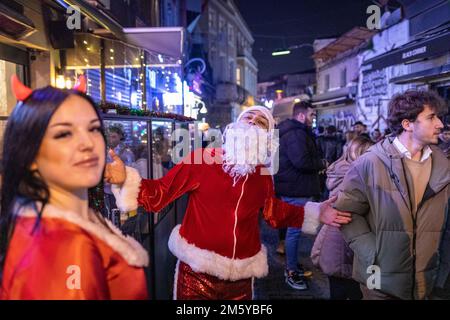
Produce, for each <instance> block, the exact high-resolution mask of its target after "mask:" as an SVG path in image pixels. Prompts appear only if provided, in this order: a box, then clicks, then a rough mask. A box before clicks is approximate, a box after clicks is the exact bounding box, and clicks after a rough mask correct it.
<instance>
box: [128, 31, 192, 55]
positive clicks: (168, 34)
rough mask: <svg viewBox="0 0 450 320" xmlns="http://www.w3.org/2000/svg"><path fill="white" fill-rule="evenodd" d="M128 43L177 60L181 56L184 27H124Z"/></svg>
mask: <svg viewBox="0 0 450 320" xmlns="http://www.w3.org/2000/svg"><path fill="white" fill-rule="evenodd" d="M123 32H124V34H125V38H126V40H127V42H128V43H130V44H133V45H135V46H138V47H141V48H143V49H144V50H148V51H149V52H153V53H155V52H156V53H160V54H162V55H166V56H169V57H171V58H173V59H176V60H179V59H181V58H182V57H183V43H184V29H183V28H182V27H165V28H125V29H123Z"/></svg>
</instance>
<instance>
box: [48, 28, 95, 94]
mask: <svg viewBox="0 0 450 320" xmlns="http://www.w3.org/2000/svg"><path fill="white" fill-rule="evenodd" d="M100 46H101V41H100V39H99V38H97V37H94V36H91V35H89V34H76V35H75V46H74V49H68V50H66V51H65V52H66V60H67V65H66V66H65V69H64V70H57V72H60V74H59V75H57V76H56V85H57V87H60V88H64V87H71V86H73V84H74V83H75V81H76V80H77V77H78V76H79V75H80V74H84V75H86V78H87V94H88V95H89V96H90V97H91V98H92V99H93V100H94V101H95V102H100V101H101V98H102V97H101V91H100V86H101V84H100V82H101V81H100V78H101V77H100Z"/></svg>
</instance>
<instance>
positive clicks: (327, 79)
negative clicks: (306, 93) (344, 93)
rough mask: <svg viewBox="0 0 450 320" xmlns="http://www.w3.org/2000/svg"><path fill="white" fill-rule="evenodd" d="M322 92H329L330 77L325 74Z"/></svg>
mask: <svg viewBox="0 0 450 320" xmlns="http://www.w3.org/2000/svg"><path fill="white" fill-rule="evenodd" d="M324 89H325V90H324V91H325V92H327V91H328V90H330V75H329V74H326V75H325V84H324Z"/></svg>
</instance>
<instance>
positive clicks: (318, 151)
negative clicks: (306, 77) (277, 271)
mask: <svg viewBox="0 0 450 320" xmlns="http://www.w3.org/2000/svg"><path fill="white" fill-rule="evenodd" d="M446 111H447V110H446V104H445V102H444V101H443V100H442V99H441V98H440V97H439V96H438V95H437V94H435V93H433V92H427V91H407V92H405V93H403V94H398V95H396V96H394V97H392V99H391V101H390V103H389V115H388V124H389V128H390V129H392V130H393V132H392V133H391V132H390V131H388V132H385V133H384V135H383V136H382V135H381V134H380V131H379V130H377V129H375V130H373V131H372V133H371V134H370V135H369V134H368V133H367V129H366V128H365V126H364V124H363V123H362V122H360V121H358V122H355V123H354V125H353V130H352V131H347V132H345V138H346V139H345V141H344V139H343V138H342V133H338V132H337V131H336V128H335V127H334V126H329V127H327V128H326V129H325V133H323V130H322V129H320V128H319V130H317V132H313V130H312V119H313V117H314V116H315V110H314V108H313V106H312V105H311V104H310V103H308V102H307V101H302V102H298V103H296V104H295V105H294V107H293V114H292V118H290V119H287V120H285V121H283V122H281V123H280V124H279V125H278V128H279V130H280V169H279V171H278V173H277V174H276V175H275V176H274V181H275V191H276V194H277V195H278V196H279V197H280V198H281V199H282V200H283V201H286V202H288V203H294V204H295V203H297V204H298V205H301V204H302V203H303V202H304V201H308V200H309V199H318V200H323V199H326V198H328V197H329V196H337V201H336V203H335V205H334V206H335V208H337V209H339V210H342V211H348V212H351V213H352V218H353V221H352V223H350V224H348V225H346V226H343V227H342V228H337V227H333V226H328V225H326V226H324V227H322V229H321V230H320V232H319V235H318V236H317V237H316V239H315V243H314V246H313V248H312V251H311V258H312V261H313V263H314V265H315V266H317V267H319V268H320V269H321V270H322V271H323V272H324V273H325V274H326V275H327V276H328V277H329V283H330V298H331V299H361V298H364V299H425V298H430V297H436V296H437V295H438V294H437V293H440V294H442V292H447V293H446V294H447V297H448V292H449V290H450V287H449V285H450V283H449V280H448V272H449V262H450V261H449V252H450V234H449V233H450V231H449V222H448V221H449V220H450V219H449V218H448V215H449V213H448V201H449V182H450V170H449V169H450V167H449V140H450V139H449V137H450V132H449V127H448V124H446V125H444V123H443V122H442V121H441V119H440V116H442V115H444V114H445V113H446ZM444 121H445V120H444ZM436 145H437V146H436ZM321 182H322V183H321ZM300 232H301V229H300V228H288V229H287V232H286V233H284V232H282V231H280V232H279V234H280V242H279V246H278V248H277V252H278V253H279V254H285V255H286V272H285V277H286V283H287V284H288V285H289V286H291V287H292V288H294V289H297V290H307V289H308V281H307V279H308V278H309V277H310V276H311V275H312V272H311V271H309V270H305V269H304V268H303V266H301V265H300V264H299V263H298V246H299V239H300ZM374 267H378V268H379V269H377V270H379V271H380V272H381V275H380V279H379V280H380V282H379V283H378V284H377V285H376V287H375V288H372V286H371V285H368V282H367V281H368V279H369V276H370V275H371V273H368V271H367V270H368V268H374ZM368 286H369V287H370V288H369V289H368ZM444 287H445V288H446V289H442V288H444Z"/></svg>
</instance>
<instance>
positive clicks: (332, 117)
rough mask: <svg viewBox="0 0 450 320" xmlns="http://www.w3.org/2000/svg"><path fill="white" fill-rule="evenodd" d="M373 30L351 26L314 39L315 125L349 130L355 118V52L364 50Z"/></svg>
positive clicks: (356, 57)
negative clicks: (335, 34) (337, 33)
mask: <svg viewBox="0 0 450 320" xmlns="http://www.w3.org/2000/svg"><path fill="white" fill-rule="evenodd" d="M373 34H374V32H373V31H370V30H368V29H365V28H362V27H355V28H353V29H352V30H350V31H348V32H347V33H345V34H343V35H342V36H341V37H339V38H337V39H320V40H316V41H315V42H314V51H315V53H314V55H313V58H314V62H315V65H316V77H317V87H316V94H315V95H314V96H313V99H312V104H313V105H314V106H315V107H316V108H317V126H322V127H324V128H326V127H327V126H330V125H334V126H335V127H336V128H337V129H338V130H342V131H346V130H349V129H350V128H351V127H352V125H353V123H354V122H355V121H356V118H357V109H358V106H357V100H356V94H357V87H358V76H359V60H358V54H359V53H360V52H361V51H363V50H365V47H366V46H367V42H368V40H369V39H370V38H371V36H372V35H373Z"/></svg>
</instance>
